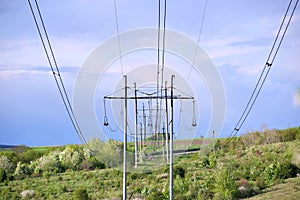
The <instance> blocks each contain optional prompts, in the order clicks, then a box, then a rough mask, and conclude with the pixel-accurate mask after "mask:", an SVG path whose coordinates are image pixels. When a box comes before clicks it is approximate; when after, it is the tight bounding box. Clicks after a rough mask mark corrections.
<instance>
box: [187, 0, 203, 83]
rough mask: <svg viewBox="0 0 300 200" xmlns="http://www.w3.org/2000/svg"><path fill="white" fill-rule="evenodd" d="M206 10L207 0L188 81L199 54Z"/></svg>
mask: <svg viewBox="0 0 300 200" xmlns="http://www.w3.org/2000/svg"><path fill="white" fill-rule="evenodd" d="M206 8H207V0H205V4H204V9H203V14H202V19H201V25H200V30H199V34H198V40H197V46H196V50H195V54H194V57H193V62H192V63H191V67H190V71H189V73H188V75H187V77H186V80H188V79H189V78H190V75H191V73H192V69H193V66H194V64H195V60H196V55H197V52H198V48H199V43H200V39H201V35H202V30H203V24H204V19H205V14H206Z"/></svg>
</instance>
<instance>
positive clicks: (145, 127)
mask: <svg viewBox="0 0 300 200" xmlns="http://www.w3.org/2000/svg"><path fill="white" fill-rule="evenodd" d="M143 119H144V120H143V121H144V146H145V145H146V129H147V122H146V115H145V106H144V104H143Z"/></svg>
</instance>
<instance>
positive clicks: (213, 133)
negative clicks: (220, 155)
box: [212, 131, 216, 155]
mask: <svg viewBox="0 0 300 200" xmlns="http://www.w3.org/2000/svg"><path fill="white" fill-rule="evenodd" d="M212 135H213V150H214V154H215V155H216V151H215V131H213V132H212Z"/></svg>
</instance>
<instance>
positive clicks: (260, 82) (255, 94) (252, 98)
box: [225, 0, 299, 145]
mask: <svg viewBox="0 0 300 200" xmlns="http://www.w3.org/2000/svg"><path fill="white" fill-rule="evenodd" d="M298 1H299V0H297V1H296V3H295V5H294V8H293V10H292V12H291V14H290V16H289V19H288V22H287V23H286V17H287V15H288V13H289V10H290V7H291V4H292V0H290V2H289V4H288V7H287V9H286V12H285V14H284V17H283V19H282V22H281V24H280V27H279V30H278V32H277V35H276V37H275V40H274V43H273V45H272V48H271V50H270V53H269V55H268V58H267V61H266V63H265V65H264V68H263V70H262V72H261V74H260V77H259V79H258V81H257V83H256V85H255V87H254V90H253V92H252V94H251V96H250V99H249V100H248V103H247V105H246V107H245V109H244V111H243V113H242V115H241V116H240V118H239V120H238V122H237V124H236V126H235V128H234V129H233V131H232V132H231V134H230V135H229V137H228V139H227V141H226V142H225V145H227V144H228V143H229V142H230V141H231V139H232V138H233V137H235V136H236V135H237V133H238V131H239V130H240V129H241V127H242V126H243V124H244V122H245V121H246V119H247V117H248V115H249V113H250V111H251V110H252V108H253V105H254V103H255V101H256V99H257V97H258V95H259V93H260V91H261V89H262V87H263V85H264V83H265V81H266V78H267V76H268V74H269V72H270V69H271V66H272V65H273V62H274V60H275V58H276V56H277V54H278V51H279V48H280V46H281V44H282V41H283V38H284V37H285V34H286V31H287V29H288V27H289V25H290V22H291V19H292V17H293V15H294V12H295V10H296V8H297V5H298ZM285 23H286V25H285V28H284V31H283V33H282V28H283V26H284V24H285ZM281 33H282V35H281V36H280V34H281ZM279 38H280V40H279V43H278V42H277V41H278V39H279ZM277 43H278V44H277ZM276 46H277V47H276ZM275 47H276V50H275V53H274V49H275Z"/></svg>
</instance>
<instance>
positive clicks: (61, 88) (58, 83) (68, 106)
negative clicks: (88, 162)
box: [28, 0, 87, 143]
mask: <svg viewBox="0 0 300 200" xmlns="http://www.w3.org/2000/svg"><path fill="white" fill-rule="evenodd" d="M28 4H29V7H30V11H31V13H32V16H33V19H34V22H35V25H36V28H37V31H38V34H39V37H40V40H41V42H42V45H43V48H44V51H45V54H46V57H47V60H48V63H49V65H50V68H51V71H52V74H53V77H54V80H55V83H56V86H57V88H58V91H59V94H60V96H61V98H62V100H63V104H64V106H65V109H66V111H67V113H68V116H69V118H70V120H71V122H72V125H73V127H74V129H75V131H76V133H77V135H78V136H79V138H80V139H81V141H82V142H83V143H87V142H86V140H85V138H84V136H83V134H82V132H81V129H80V127H79V124H78V122H77V120H76V117H75V114H74V112H73V109H72V106H71V103H70V100H69V97H68V94H67V92H66V89H65V86H64V83H63V80H62V77H61V74H60V71H59V68H58V65H57V62H56V59H55V56H54V52H53V49H52V45H51V43H50V39H49V36H48V33H47V30H46V26H45V23H44V20H43V17H42V14H41V11H40V8H39V5H38V2H37V0H35V7H36V9H34V8H33V6H32V4H31V2H30V0H28ZM35 10H37V13H38V17H39V19H37V17H36V14H35ZM38 20H39V21H40V23H41V24H42V31H43V32H42V31H41V28H40V25H39V22H38ZM44 37H45V38H46V40H47V43H46V42H45V41H44ZM50 54H51V57H50Z"/></svg>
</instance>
